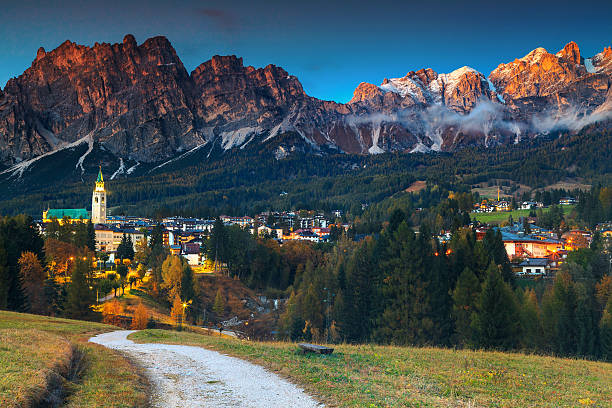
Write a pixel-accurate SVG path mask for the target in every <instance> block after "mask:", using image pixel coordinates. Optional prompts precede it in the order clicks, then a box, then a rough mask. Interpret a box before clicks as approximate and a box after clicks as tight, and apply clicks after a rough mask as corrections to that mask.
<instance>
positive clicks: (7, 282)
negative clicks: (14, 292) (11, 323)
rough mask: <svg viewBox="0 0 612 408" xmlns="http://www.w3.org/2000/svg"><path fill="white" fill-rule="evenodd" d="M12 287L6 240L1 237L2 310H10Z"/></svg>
mask: <svg viewBox="0 0 612 408" xmlns="http://www.w3.org/2000/svg"><path fill="white" fill-rule="evenodd" d="M11 286H12V277H11V275H10V270H9V267H8V265H7V255H6V250H5V249H4V239H3V237H2V236H0V309H8V297H9V296H8V295H9V290H10V288H11Z"/></svg>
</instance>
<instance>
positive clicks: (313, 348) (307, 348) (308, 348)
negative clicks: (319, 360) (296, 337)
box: [298, 343, 334, 354]
mask: <svg viewBox="0 0 612 408" xmlns="http://www.w3.org/2000/svg"><path fill="white" fill-rule="evenodd" d="M298 346H299V347H300V348H301V349H302V352H304V353H319V354H331V353H333V351H334V349H333V348H330V347H325V346H319V345H316V344H310V343H300V344H298Z"/></svg>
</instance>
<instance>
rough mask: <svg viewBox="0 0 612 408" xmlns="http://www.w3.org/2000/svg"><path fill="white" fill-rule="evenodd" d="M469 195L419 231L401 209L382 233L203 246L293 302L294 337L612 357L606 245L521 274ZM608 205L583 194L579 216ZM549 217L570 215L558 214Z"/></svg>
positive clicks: (434, 211)
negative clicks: (444, 234)
mask: <svg viewBox="0 0 612 408" xmlns="http://www.w3.org/2000/svg"><path fill="white" fill-rule="evenodd" d="M602 191H603V192H604V194H601V193H602ZM465 199H466V197H458V198H449V199H444V200H442V202H440V203H439V204H438V205H436V206H435V207H432V208H430V210H429V215H428V216H426V217H425V218H418V221H419V223H420V228H419V230H418V231H415V229H414V225H413V222H414V220H415V218H414V213H412V214H411V213H409V212H407V211H404V210H402V209H399V208H398V209H395V210H394V211H393V213H392V214H391V216H390V217H389V219H388V220H387V221H385V222H384V223H383V224H381V229H380V230H379V231H377V232H376V233H374V234H371V235H368V236H366V237H365V238H364V239H362V240H357V241H356V240H355V239H354V238H355V236H354V235H353V234H354V231H352V230H349V231H347V232H346V233H340V234H338V233H336V234H335V235H334V236H335V241H334V242H333V243H330V244H310V243H303V242H289V243H284V244H283V245H280V244H279V243H278V242H276V241H275V240H272V239H262V238H255V237H252V236H251V235H250V234H249V233H248V232H246V231H243V230H241V229H240V228H238V227H236V226H233V227H224V226H223V224H221V223H217V224H216V225H215V228H214V230H213V233H212V236H211V239H210V241H209V245H208V246H207V247H206V248H205V249H204V251H205V252H206V253H207V254H208V256H209V257H211V259H217V258H218V259H219V261H221V262H223V263H225V264H226V265H227V268H228V273H229V274H230V276H234V277H236V278H239V279H241V280H242V281H243V282H244V283H245V284H246V285H248V286H250V287H252V288H253V289H256V290H258V291H263V292H265V293H267V294H268V295H269V296H278V297H288V301H287V304H286V308H285V310H284V312H283V313H282V315H281V318H280V322H279V326H280V327H279V332H280V333H281V335H282V336H283V337H285V338H287V339H291V340H308V341H315V342H349V343H367V342H376V343H383V344H401V345H435V346H444V347H471V348H486V349H500V350H523V351H529V352H538V353H546V354H551V353H554V354H556V355H564V356H580V357H586V358H600V359H605V360H610V359H612V275H610V259H609V257H610V242H609V241H605V240H603V238H602V237H601V236H600V235H599V234H595V238H594V240H593V243H592V245H591V246H590V248H583V249H579V250H577V251H574V252H571V253H570V254H569V256H568V258H567V260H566V262H565V263H564V264H563V266H562V268H561V271H560V272H559V273H558V274H557V275H556V276H555V277H554V279H543V280H537V281H533V280H525V279H519V278H516V277H515V275H514V272H513V271H512V268H511V265H510V262H509V260H508V257H507V255H506V251H505V249H504V245H503V242H502V240H501V233H499V232H496V231H495V230H493V229H490V230H488V232H487V233H486V235H485V236H484V238H483V239H482V240H480V241H478V240H477V239H476V234H475V232H474V230H473V229H472V228H471V227H470V226H469V225H468V224H466V223H464V222H463V220H467V221H466V222H468V223H469V217H467V218H466V217H465V215H467V213H466V212H465V210H463V209H462V208H461V207H462V204H460V202H461V201H462V200H465ZM609 201H610V200H609V197H608V190H607V189H593V191H591V192H588V193H584V195H583V196H581V202H580V205H579V206H578V207H577V208H578V209H577V214H575V216H576V217H577V219H576V220H572V221H571V222H586V221H585V218H588V217H590V216H591V214H592V211H593V210H594V211H596V212H598V213H599V214H602V213H604V212H609V211H610V210H611V206H610V202H609ZM468 208H469V207H468ZM589 208H590V209H589ZM546 217H547V216H546ZM440 219H441V220H442V223H444V224H446V225H448V226H450V228H451V229H452V231H453V235H452V239H451V241H450V242H448V243H446V244H441V243H440V242H439V241H438V240H437V239H436V238H435V236H434V234H433V233H432V222H434V223H435V222H437V220H440ZM552 222H555V223H557V225H559V224H563V223H565V222H570V220H569V219H564V216H563V213H562V212H561V213H560V215H559V219H558V220H553V221H552ZM237 248H240V250H236V249H237Z"/></svg>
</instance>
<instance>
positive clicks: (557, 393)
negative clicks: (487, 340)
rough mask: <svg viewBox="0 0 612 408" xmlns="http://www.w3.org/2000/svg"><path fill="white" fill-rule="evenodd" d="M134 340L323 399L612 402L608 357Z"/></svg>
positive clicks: (138, 336) (165, 335)
mask: <svg viewBox="0 0 612 408" xmlns="http://www.w3.org/2000/svg"><path fill="white" fill-rule="evenodd" d="M130 339H132V340H135V341H139V342H145V343H146V342H153V343H169V344H187V345H194V346H201V347H206V348H208V349H213V350H217V351H219V352H221V353H225V354H229V355H232V356H236V357H240V358H243V359H246V360H249V361H252V362H254V363H257V364H261V365H263V366H265V367H267V368H268V369H269V370H270V371H272V372H276V373H278V374H280V375H281V376H284V377H286V378H289V379H290V380H292V381H295V382H297V383H300V384H301V385H302V386H304V387H305V388H306V389H307V390H308V391H309V392H310V393H312V394H313V395H316V396H318V397H319V399H320V400H321V401H323V402H325V403H326V404H327V405H328V406H341V407H399V406H405V407H422V406H431V407H451V406H452V407H455V406H472V407H473V406H489V407H536V406H537V407H576V406H598V407H603V406H608V407H609V406H611V404H610V401H612V364H609V363H603V362H591V361H584V360H573V359H562V358H554V357H541V356H533V355H524V354H517V353H500V352H484V351H470V350H456V351H455V350H450V349H436V348H411V347H394V346H372V345H362V346H356V345H338V346H334V347H335V351H334V353H333V354H331V355H329V356H321V355H314V354H307V355H303V354H302V353H300V352H298V347H297V346H296V345H295V344H291V343H258V342H250V341H241V340H234V339H227V338H219V337H211V336H203V335H198V334H195V333H187V332H172V331H163V330H145V331H141V332H138V333H134V334H132V335H131V336H130Z"/></svg>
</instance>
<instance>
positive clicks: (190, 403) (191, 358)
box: [89, 330, 323, 408]
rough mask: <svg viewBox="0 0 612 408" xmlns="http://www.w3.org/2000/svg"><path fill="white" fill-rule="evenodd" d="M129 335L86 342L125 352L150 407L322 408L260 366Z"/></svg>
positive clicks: (113, 334) (121, 333)
mask: <svg viewBox="0 0 612 408" xmlns="http://www.w3.org/2000/svg"><path fill="white" fill-rule="evenodd" d="M133 332H134V331H133V330H122V331H115V332H111V333H104V334H100V335H98V336H95V337H92V338H91V339H89V341H91V342H93V343H97V344H101V345H103V346H106V347H108V348H111V349H115V350H120V351H122V352H125V353H126V354H127V355H128V356H129V357H131V358H133V359H134V360H135V361H136V362H138V364H139V365H141V366H142V367H144V368H145V372H146V374H147V376H148V378H149V380H150V381H151V384H152V386H153V393H152V394H153V396H152V401H151V404H152V406H154V407H159V408H170V407H181V408H183V407H185V408H189V407H245V408H246V407H249V408H272V407H294V408H302V407H303V408H310V407H322V406H323V405H322V404H319V403H317V402H316V401H315V400H313V399H312V398H311V397H309V396H308V395H306V394H305V393H304V391H302V390H301V389H300V388H298V387H297V386H295V385H294V384H291V383H290V382H288V381H286V380H284V379H282V378H280V377H279V376H277V375H275V374H272V373H270V372H268V371H266V370H265V369H263V368H262V367H260V366H257V365H254V364H251V363H247V362H246V361H243V360H240V359H238V358H234V357H229V356H226V355H223V354H220V353H217V352H216V351H211V350H206V349H203V348H200V347H191V346H179V345H170V344H137V343H134V342H133V341H131V340H128V339H127V336H128V335H129V334H130V333H133Z"/></svg>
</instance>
